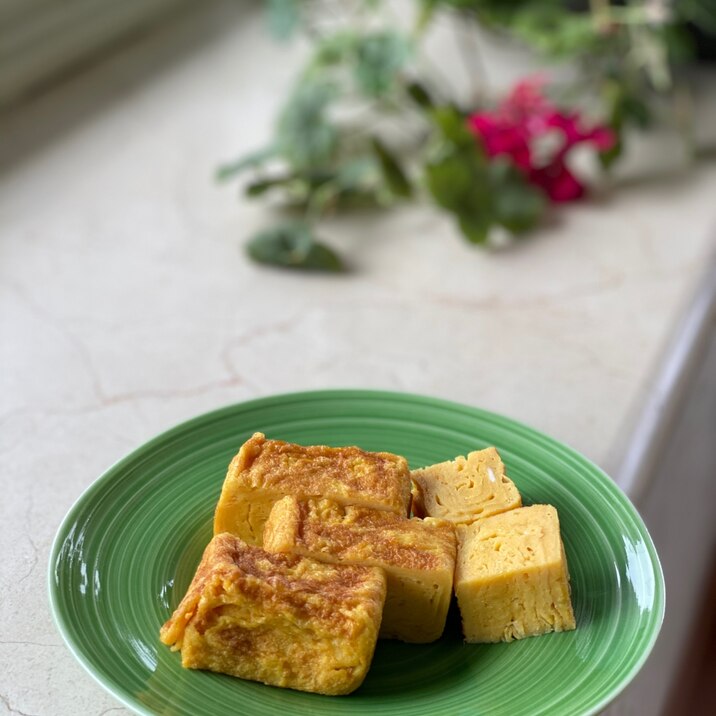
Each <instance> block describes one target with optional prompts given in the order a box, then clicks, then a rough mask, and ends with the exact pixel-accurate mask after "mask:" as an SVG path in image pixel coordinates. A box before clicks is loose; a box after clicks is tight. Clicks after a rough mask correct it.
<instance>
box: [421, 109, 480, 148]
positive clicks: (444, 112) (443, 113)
mask: <svg viewBox="0 0 716 716" xmlns="http://www.w3.org/2000/svg"><path fill="white" fill-rule="evenodd" d="M430 118H431V120H432V122H433V124H435V126H436V127H437V128H438V129H439V130H440V132H441V134H442V135H443V137H444V138H445V139H446V140H447V141H448V142H451V143H452V144H454V145H456V146H459V147H465V148H469V149H470V150H471V149H473V148H475V147H476V146H477V144H476V142H475V137H474V136H473V134H472V132H471V131H470V130H469V128H468V126H467V121H466V118H465V115H463V114H462V112H460V111H459V110H457V109H456V108H455V107H449V106H444V107H437V108H435V109H434V110H433V111H432V112H431V113H430Z"/></svg>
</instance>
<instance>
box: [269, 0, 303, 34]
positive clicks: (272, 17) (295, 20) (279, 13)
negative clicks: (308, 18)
mask: <svg viewBox="0 0 716 716" xmlns="http://www.w3.org/2000/svg"><path fill="white" fill-rule="evenodd" d="M300 19H301V17H300V11H299V2H298V0H267V2H266V23H267V24H268V29H269V32H270V33H271V34H272V35H273V36H274V37H275V38H276V39H277V40H288V39H289V38H290V37H291V35H292V34H293V32H294V30H295V29H296V27H298V24H299V21H300Z"/></svg>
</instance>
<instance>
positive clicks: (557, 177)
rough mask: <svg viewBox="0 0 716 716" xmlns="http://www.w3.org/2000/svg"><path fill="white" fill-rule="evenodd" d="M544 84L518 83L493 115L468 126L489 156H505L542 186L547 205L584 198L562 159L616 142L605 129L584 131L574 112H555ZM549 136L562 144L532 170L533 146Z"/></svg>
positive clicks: (532, 80) (475, 119)
mask: <svg viewBox="0 0 716 716" xmlns="http://www.w3.org/2000/svg"><path fill="white" fill-rule="evenodd" d="M543 84H544V80H543V79H542V78H541V77H534V78H528V79H525V80H522V81H521V82H518V83H517V84H516V85H515V86H514V87H513V89H512V91H511V92H510V94H509V95H508V96H507V97H506V98H505V99H504V100H503V101H502V102H501V103H500V104H499V105H498V106H497V108H496V109H495V110H494V111H492V112H478V113H475V114H473V115H471V116H470V117H469V118H468V125H469V127H470V129H471V130H472V131H473V133H474V134H475V136H476V137H478V138H479V139H480V141H481V142H482V145H483V147H484V148H485V152H487V155H488V157H495V156H498V155H507V156H509V157H510V159H511V160H512V161H513V162H514V164H515V166H517V167H519V168H520V169H521V170H522V171H523V172H524V173H525V176H526V177H527V179H528V181H530V182H532V183H533V184H535V185H537V186H539V187H541V188H542V189H543V190H544V191H545V192H546V194H547V196H549V198H550V199H552V201H555V202H562V201H573V200H574V199H578V198H579V197H581V196H582V195H583V194H584V186H583V185H582V184H581V183H580V182H579V180H578V179H577V177H576V176H575V175H574V174H572V172H571V171H570V170H569V168H568V167H567V164H566V156H567V154H568V153H569V151H570V150H571V149H572V147H574V146H575V145H576V144H580V143H582V142H591V143H592V144H594V146H595V147H596V148H597V149H598V150H599V151H600V152H603V151H606V150H608V149H610V148H611V147H612V146H613V145H614V141H615V137H614V134H613V133H612V131H611V130H610V129H609V128H608V127H605V126H602V125H594V126H592V127H585V126H584V123H583V120H582V117H581V116H580V115H579V114H578V113H577V112H565V111H562V110H559V109H557V108H556V107H555V106H554V105H553V104H552V103H551V102H550V101H549V100H548V99H547V98H546V97H545V96H544V94H543V93H542V86H543ZM552 131H557V132H559V133H560V134H561V135H562V136H561V139H562V141H561V143H560V144H559V146H558V147H557V148H556V149H555V150H554V152H553V154H552V155H551V156H550V157H548V158H547V159H546V160H545V161H543V162H542V163H540V164H539V165H536V163H535V159H534V154H535V152H534V147H533V143H534V142H535V140H537V139H538V138H540V137H542V136H544V135H545V134H547V133H548V132H552Z"/></svg>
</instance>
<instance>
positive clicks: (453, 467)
mask: <svg viewBox="0 0 716 716" xmlns="http://www.w3.org/2000/svg"><path fill="white" fill-rule="evenodd" d="M410 477H411V479H412V481H413V485H412V490H413V514H415V515H416V516H417V517H426V516H427V517H438V518H440V519H443V520H450V521H451V522H455V523H456V524H470V523H471V522H474V521H475V520H478V519H482V518H483V517H489V516H490V515H495V514H498V513H500V512H507V511H508V510H514V509H515V508H517V507H521V506H522V497H521V496H520V493H519V491H518V490H517V487H515V484H514V482H512V480H510V479H509V477H507V475H506V474H505V466H504V464H503V462H502V458H500V454H499V453H498V452H497V450H496V449H495V448H494V447H489V448H485V449H484V450H475V451H473V452H471V453H469V454H468V455H467V457H463V456H462V455H461V456H459V457H456V458H455V459H454V460H447V461H446V462H439V463H437V464H435V465H430V466H428V467H423V468H420V469H418V470H413V471H412V473H411V474H410Z"/></svg>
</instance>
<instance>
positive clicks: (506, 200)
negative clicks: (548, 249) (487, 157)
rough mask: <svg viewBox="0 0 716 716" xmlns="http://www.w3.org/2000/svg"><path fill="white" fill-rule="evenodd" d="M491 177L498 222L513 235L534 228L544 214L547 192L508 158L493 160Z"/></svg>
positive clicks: (494, 207)
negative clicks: (536, 185)
mask: <svg viewBox="0 0 716 716" xmlns="http://www.w3.org/2000/svg"><path fill="white" fill-rule="evenodd" d="M490 180H491V183H492V186H493V196H494V199H493V209H494V214H495V221H496V222H497V223H498V224H500V225H502V226H504V227H505V228H506V229H508V230H509V231H511V232H512V233H513V234H520V233H523V232H524V231H527V230H528V229H531V228H533V227H534V226H535V225H536V224H537V222H538V221H539V220H540V218H541V217H542V214H543V213H544V209H545V206H546V201H545V197H544V194H543V193H542V192H541V191H540V190H539V189H537V188H536V187H534V186H532V185H531V184H529V183H528V182H527V179H525V177H524V175H523V174H522V173H521V172H520V171H519V170H518V169H517V168H516V167H515V166H514V165H513V164H511V163H510V162H509V161H508V160H506V159H499V158H498V159H495V160H493V161H492V163H491V164H490Z"/></svg>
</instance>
